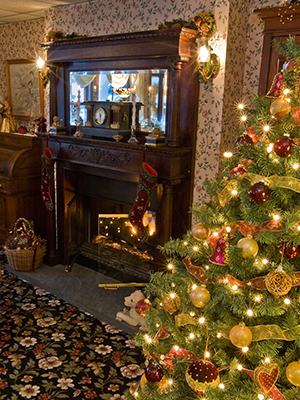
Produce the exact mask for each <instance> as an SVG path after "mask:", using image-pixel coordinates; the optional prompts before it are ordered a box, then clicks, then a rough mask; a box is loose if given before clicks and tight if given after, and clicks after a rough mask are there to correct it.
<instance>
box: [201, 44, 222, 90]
mask: <svg viewBox="0 0 300 400" xmlns="http://www.w3.org/2000/svg"><path fill="white" fill-rule="evenodd" d="M197 64H198V71H199V73H200V75H201V78H202V79H203V81H204V82H205V83H206V82H207V81H208V80H209V79H214V78H215V77H216V76H217V75H218V73H219V72H220V59H219V57H218V56H217V55H216V54H215V53H211V47H210V45H209V43H208V38H207V37H206V36H202V37H199V38H197Z"/></svg>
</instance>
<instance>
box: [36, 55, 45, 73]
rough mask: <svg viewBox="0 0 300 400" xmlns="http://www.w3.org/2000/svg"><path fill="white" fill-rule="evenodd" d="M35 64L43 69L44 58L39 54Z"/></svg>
mask: <svg viewBox="0 0 300 400" xmlns="http://www.w3.org/2000/svg"><path fill="white" fill-rule="evenodd" d="M36 65H37V67H38V69H39V70H41V69H43V67H44V65H45V60H44V59H43V58H42V57H41V56H39V58H38V59H37V60H36Z"/></svg>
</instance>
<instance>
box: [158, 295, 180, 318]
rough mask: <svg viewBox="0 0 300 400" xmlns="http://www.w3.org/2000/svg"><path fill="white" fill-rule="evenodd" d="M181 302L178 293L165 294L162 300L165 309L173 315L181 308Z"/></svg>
mask: <svg viewBox="0 0 300 400" xmlns="http://www.w3.org/2000/svg"><path fill="white" fill-rule="evenodd" d="M180 303H181V302H180V297H179V296H178V294H176V293H168V294H165V295H164V297H163V298H162V301H161V305H162V307H163V309H164V310H165V311H167V312H168V313H169V314H171V315H172V314H173V313H174V312H176V311H177V310H178V309H179V307H180Z"/></svg>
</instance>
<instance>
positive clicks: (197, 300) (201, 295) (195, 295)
mask: <svg viewBox="0 0 300 400" xmlns="http://www.w3.org/2000/svg"><path fill="white" fill-rule="evenodd" d="M190 299H191V302H192V303H193V304H194V306H195V307H198V308H202V307H204V306H206V304H207V303H208V302H209V300H210V293H209V291H208V290H207V289H206V287H205V285H201V286H197V287H196V288H194V289H193V290H192V291H191V293H190Z"/></svg>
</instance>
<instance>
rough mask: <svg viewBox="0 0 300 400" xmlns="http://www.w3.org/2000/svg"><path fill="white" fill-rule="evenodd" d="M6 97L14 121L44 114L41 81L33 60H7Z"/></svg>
mask: <svg viewBox="0 0 300 400" xmlns="http://www.w3.org/2000/svg"><path fill="white" fill-rule="evenodd" d="M5 64H6V77H7V97H8V102H9V104H10V105H11V108H12V113H13V116H14V117H15V118H16V119H23V120H29V119H30V118H38V117H40V116H41V115H43V114H44V94H43V84H42V79H41V77H40V74H39V70H38V68H37V65H36V62H35V61H34V60H7V61H5Z"/></svg>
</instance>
